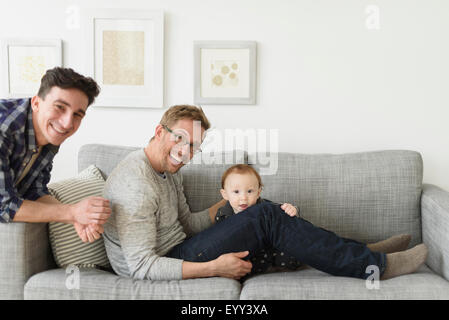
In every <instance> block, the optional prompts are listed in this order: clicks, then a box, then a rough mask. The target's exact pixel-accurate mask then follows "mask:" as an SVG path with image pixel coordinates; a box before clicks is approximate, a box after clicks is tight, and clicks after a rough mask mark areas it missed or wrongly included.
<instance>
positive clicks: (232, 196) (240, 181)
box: [221, 173, 262, 213]
mask: <svg viewBox="0 0 449 320" xmlns="http://www.w3.org/2000/svg"><path fill="white" fill-rule="evenodd" d="M261 191H262V188H260V187H259V182H258V181H257V177H256V176H255V175H254V174H251V173H245V174H239V173H231V174H229V175H228V177H227V178H226V181H225V185H224V189H221V195H222V196H223V198H224V199H225V200H228V201H229V203H230V204H231V207H232V208H233V209H234V212H235V213H239V212H240V211H243V210H245V209H246V208H248V207H251V206H252V205H254V204H256V202H257V199H258V198H259V196H260V192H261Z"/></svg>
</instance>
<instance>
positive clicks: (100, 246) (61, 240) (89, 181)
mask: <svg viewBox="0 0 449 320" xmlns="http://www.w3.org/2000/svg"><path fill="white" fill-rule="evenodd" d="M104 184H105V181H104V179H103V176H102V175H101V172H100V170H98V168H97V167H95V166H94V165H91V166H89V167H88V168H86V169H85V170H83V171H82V172H80V173H79V174H78V176H76V177H74V178H71V179H67V180H63V181H60V182H56V183H51V184H49V185H48V189H49V191H50V193H51V195H52V196H54V197H55V198H56V199H58V200H59V201H60V202H62V203H66V204H72V203H76V202H79V201H81V200H82V199H84V198H87V197H90V196H101V195H102V193H103V187H104ZM49 234H50V244H51V248H52V251H53V256H54V258H55V262H56V264H57V265H58V266H59V267H67V266H68V265H76V266H78V267H87V268H89V267H103V268H109V267H110V264H109V260H108V257H107V255H106V249H105V247H104V242H103V236H102V237H101V238H100V239H98V240H96V241H94V242H91V243H89V242H83V241H82V240H81V239H80V238H79V236H78V233H77V232H76V230H75V227H74V226H73V225H72V224H66V223H60V222H50V223H49Z"/></svg>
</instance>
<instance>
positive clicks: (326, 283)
mask: <svg viewBox="0 0 449 320" xmlns="http://www.w3.org/2000/svg"><path fill="white" fill-rule="evenodd" d="M240 298H241V299H248V300H254V299H257V300H259V299H260V300H265V299H269V300H281V299H282V300H298V299H299V300H316V299H318V300H335V299H338V300H354V299H369V300H375V299H383V300H399V299H416V300H425V299H449V282H448V281H446V280H445V279H443V278H442V277H440V276H439V275H437V274H436V273H434V272H433V271H432V270H430V269H429V268H428V267H427V266H425V265H423V266H422V267H421V268H420V269H419V270H418V271H417V272H415V273H413V274H408V275H404V276H400V277H396V278H393V279H389V280H383V281H380V282H379V289H375V288H373V287H370V286H368V288H367V285H366V282H365V280H361V279H356V278H347V277H334V276H332V275H330V274H327V273H324V272H321V271H318V270H316V269H313V268H310V267H309V268H308V269H305V270H300V271H293V272H279V273H270V274H263V275H258V276H254V277H251V278H249V279H248V280H246V281H245V282H244V284H243V288H242V293H241V297H240Z"/></svg>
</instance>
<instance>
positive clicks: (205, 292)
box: [24, 268, 241, 300]
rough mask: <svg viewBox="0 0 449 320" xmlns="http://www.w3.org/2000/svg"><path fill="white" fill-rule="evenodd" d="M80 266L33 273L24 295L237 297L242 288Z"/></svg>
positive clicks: (233, 284) (51, 297) (30, 297)
mask: <svg viewBox="0 0 449 320" xmlns="http://www.w3.org/2000/svg"><path fill="white" fill-rule="evenodd" d="M78 270H79V273H76V272H78V271H77V269H74V270H70V269H67V271H66V270H65V269H53V270H48V271H45V272H42V273H38V274H36V275H34V276H33V277H31V278H30V279H29V280H28V281H27V283H26V284H25V291H24V295H25V299H26V300H34V299H38V300H46V299H49V300H55V299H82V300H86V299H87V300H90V299H99V300H109V299H110V300H128V299H144V300H153V299H154V300H169V299H188V300H195V299H210V300H218V299H223V300H234V299H239V296H240V290H241V285H240V282H238V281H236V280H231V279H226V278H204V279H189V280H172V281H151V280H133V279H131V278H123V277H119V276H117V275H115V274H113V273H110V272H107V271H102V270H97V269H92V268H90V269H89V268H79V269H78ZM77 279H79V282H78V280H77Z"/></svg>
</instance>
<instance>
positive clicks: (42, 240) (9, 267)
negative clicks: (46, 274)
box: [0, 222, 54, 300]
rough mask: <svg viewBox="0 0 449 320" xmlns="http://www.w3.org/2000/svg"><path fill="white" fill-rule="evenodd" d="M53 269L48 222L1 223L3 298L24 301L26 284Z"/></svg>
mask: <svg viewBox="0 0 449 320" xmlns="http://www.w3.org/2000/svg"><path fill="white" fill-rule="evenodd" d="M52 267H54V261H53V257H52V253H51V248H50V244H49V241H48V229H47V223H23V222H12V223H0V299H8V300H12V299H23V290H24V285H25V282H27V280H28V279H29V278H30V277H31V276H32V275H34V274H36V273H39V272H41V271H44V270H48V269H51V268H52Z"/></svg>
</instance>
